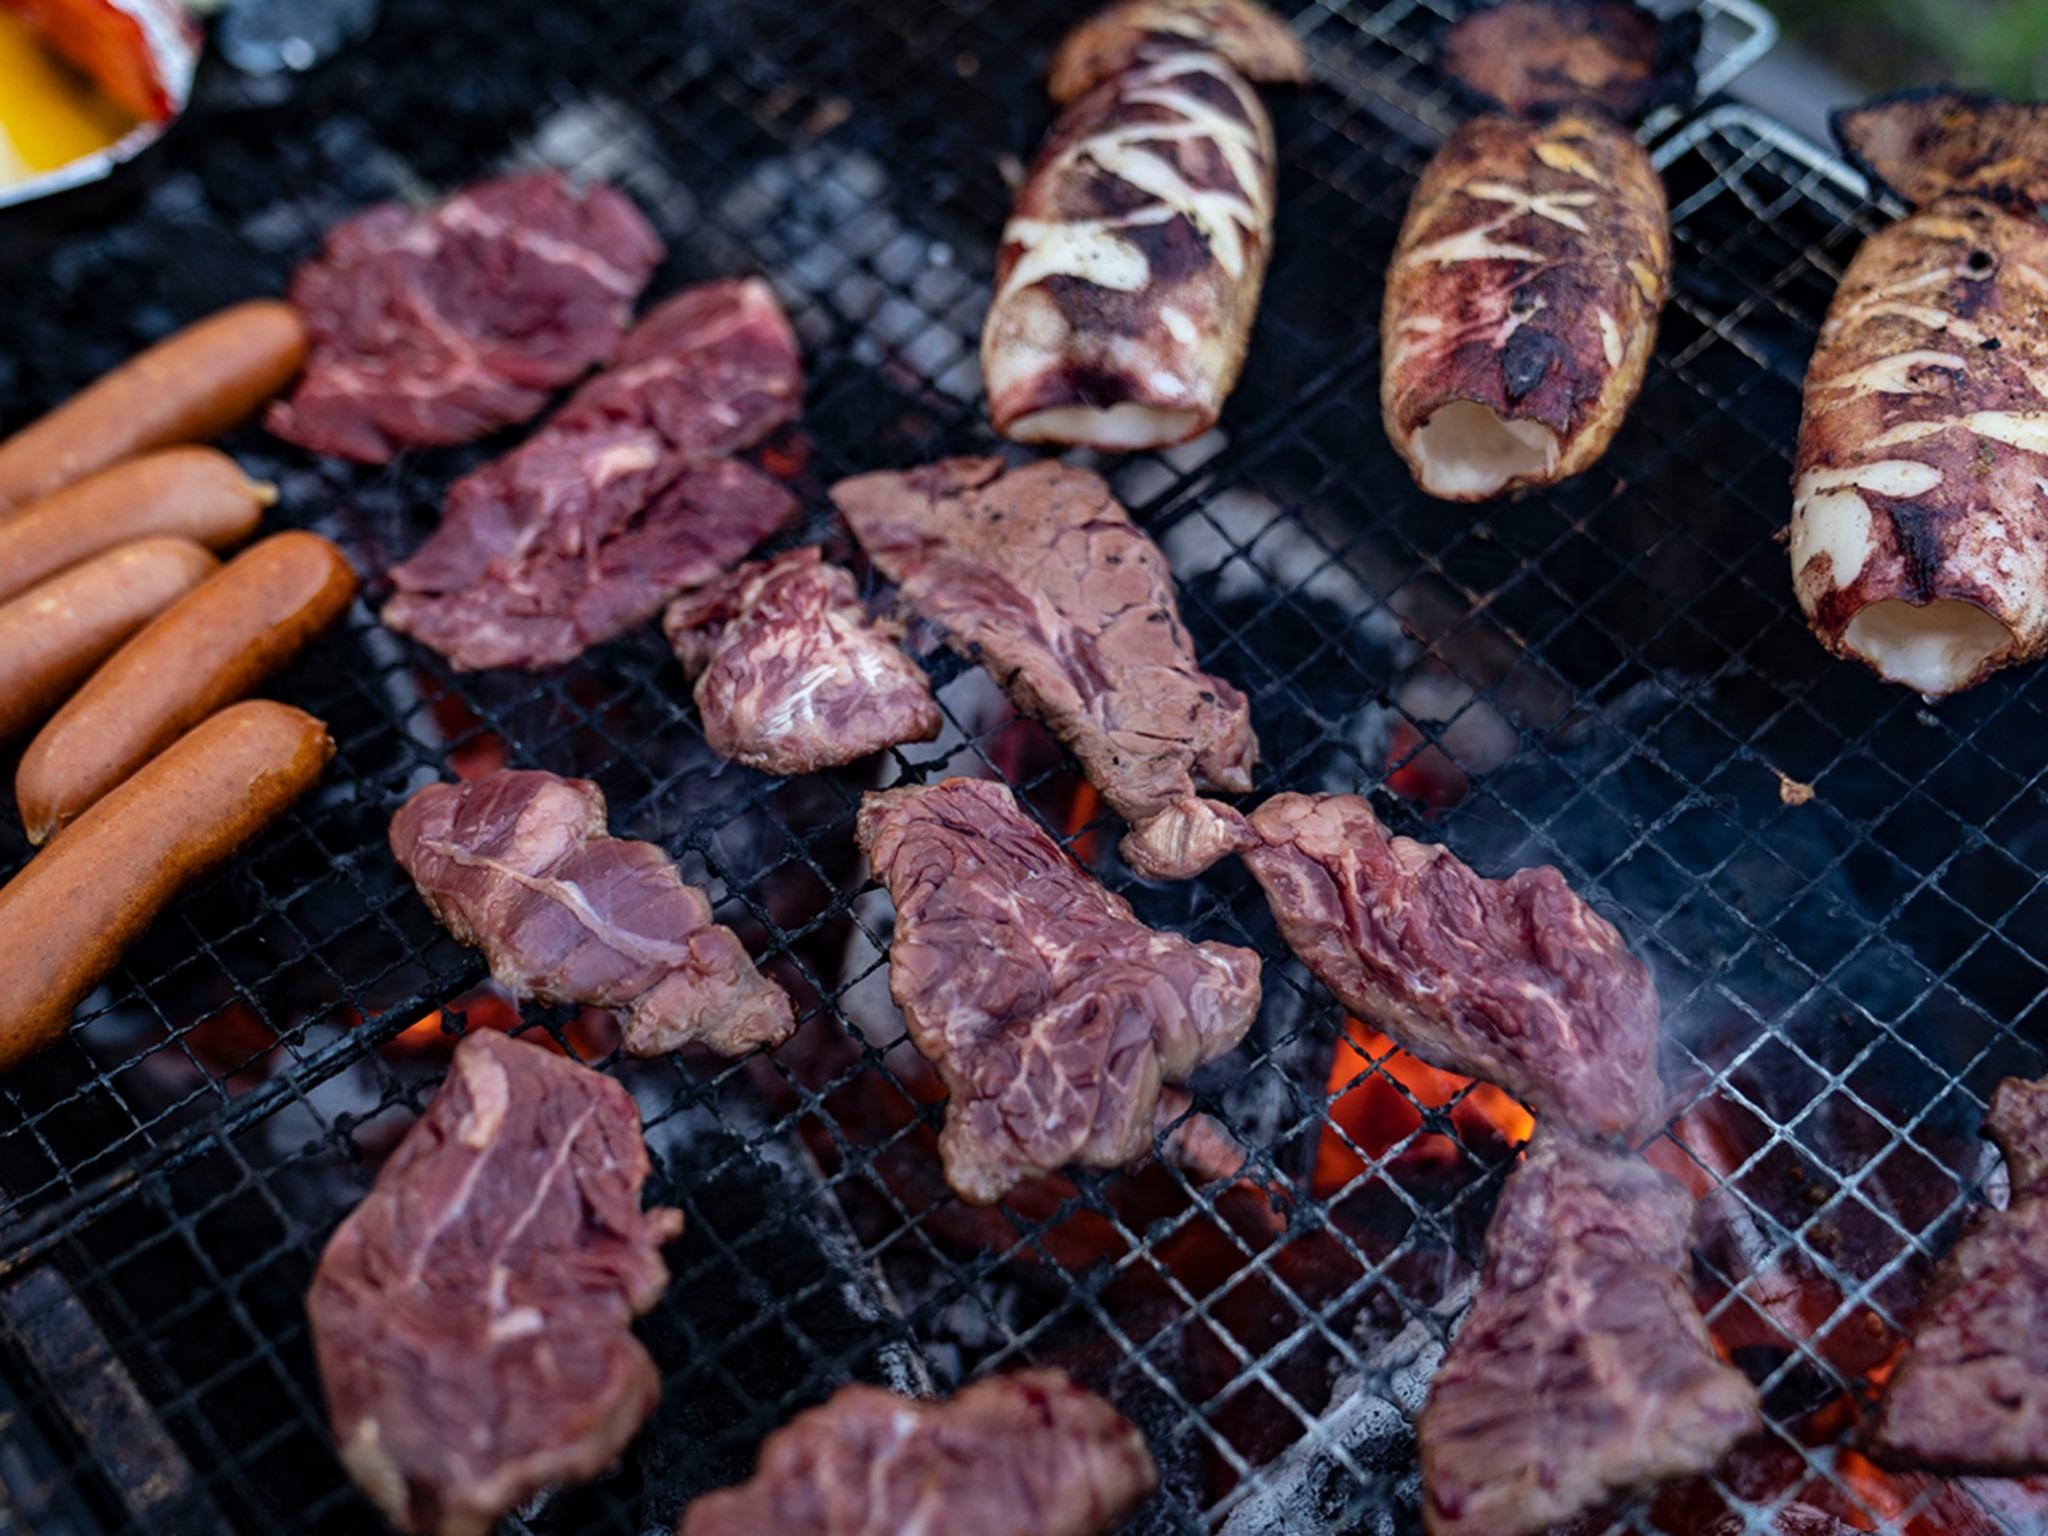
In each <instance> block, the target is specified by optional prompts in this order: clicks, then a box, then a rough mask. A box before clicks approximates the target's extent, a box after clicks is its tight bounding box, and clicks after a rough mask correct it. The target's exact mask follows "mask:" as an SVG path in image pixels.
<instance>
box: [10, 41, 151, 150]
mask: <svg viewBox="0 0 2048 1536" xmlns="http://www.w3.org/2000/svg"><path fill="white" fill-rule="evenodd" d="M134 126H135V119H134V118H133V117H131V116H129V115H128V114H127V113H126V112H124V111H122V110H121V109H120V108H119V107H117V106H115V105H114V104H113V102H111V101H109V100H108V99H107V98H106V97H105V96H103V95H101V94H100V92H99V91H98V90H97V89H95V88H94V87H93V85H92V84H91V82H89V81H88V80H87V79H86V78H85V77H84V76H83V75H81V74H79V73H78V72H77V71H76V70H74V69H72V68H71V67H70V66H69V65H67V64H65V63H63V62H62V61H61V60H59V59H58V58H57V56H56V55H55V54H53V53H51V52H50V51H49V49H48V48H46V47H44V46H43V43H42V40H41V39H40V38H39V37H38V36H37V35H36V33H35V32H34V31H33V30H32V29H31V28H30V27H29V25H28V23H27V22H25V21H23V20H21V18H20V17H18V16H15V15H13V14H11V13H9V12H7V11H4V10H0V186H10V185H13V184H14V183H16V182H21V181H26V180H28V179H29V178H30V177H32V176H40V175H42V174H43V173H44V172H46V171H54V170H57V169H60V168H61V167H63V166H67V165H69V164H71V162H72V161H74V160H78V159H82V158H83V157H85V156H86V155H90V154H94V153H97V152H98V151H100V150H103V149H105V148H107V146H108V145H110V144H112V143H114V141H115V140H117V139H119V138H120V137H121V136H122V135H123V134H125V133H127V132H128V131H129V129H131V128H133V127H134Z"/></svg>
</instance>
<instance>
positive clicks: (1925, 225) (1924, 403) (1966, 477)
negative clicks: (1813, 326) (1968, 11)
mask: <svg viewBox="0 0 2048 1536" xmlns="http://www.w3.org/2000/svg"><path fill="white" fill-rule="evenodd" d="M1835 132H1836V135H1837V136H1838V137H1839V138H1840V139H1841V141H1842V143H1843V145H1844V147H1845V148H1847V149H1848V151H1849V152H1850V154H1851V155H1852V157H1854V158H1855V159H1857V160H1858V161H1860V162H1861V163H1862V164H1863V165H1864V167H1865V168H1866V169H1867V170H1869V171H1870V172H1871V174H1872V175H1873V176H1875V177H1876V178H1877V180H1878V181H1880V182H1881V183H1883V184H1884V185H1886V186H1888V187H1890V188H1892V189H1894V190H1895V191H1896V192H1897V193H1898V194H1899V195H1900V196H1901V197H1902V198H1903V199H1904V200H1905V201H1907V202H1908V203H1910V204H1912V205H1913V212H1912V213H1910V214H1909V215H1908V216H1907V217H1905V218H1903V219H1901V220H1900V221H1899V222H1898V223H1896V224H1893V225H1891V226H1890V227H1888V228H1886V229H1883V230H1880V231H1879V232H1878V233H1877V234H1875V235H1873V236H1872V237H1871V238H1870V239H1868V240H1866V241H1865V242H1864V243H1863V247H1862V249H1861V250H1859V251H1858V252H1857V253H1856V257H1855V259H1854V260H1853V261H1851V262H1850V263H1849V269H1848V271H1846V272H1845V273H1843V274H1842V281H1841V285H1840V287H1839V288H1838V289H1837V290H1836V292H1835V297H1834V302H1833V303H1832V304H1830V305H1829V307H1828V315H1827V320H1826V322H1825V323H1824V324H1823V325H1822V327H1821V332H1820V341H1819V345H1818V346H1817V347H1816V348H1815V349H1814V354H1813V361H1812V363H1811V364H1810V365H1809V366H1808V368H1807V374H1806V398H1805V409H1804V413H1803V415H1802V417H1801V420H1800V426H1799V451H1798V460H1797V470H1796V475H1797V478H1796V479H1795V481H1794V484H1793V502H1792V530H1791V540H1790V545H1791V554H1792V579H1793V586H1794V589H1795V590H1796V592H1797V593H1798V596H1799V604H1800V606H1801V607H1802V608H1803V609H1805V610H1806V616H1807V619H1808V621H1809V622H1810V623H1811V624H1812V626H1813V632H1814V634H1815V635H1817V636H1818V637H1819V639H1820V642H1821V644H1823V645H1825V646H1826V647H1827V648H1828V649H1829V650H1831V651H1833V652H1834V653H1835V654H1836V655H1838V656H1844V657H1853V658H1855V659H1857V660H1859V661H1862V662H1863V663H1865V664H1866V665H1868V666H1869V667H1871V668H1872V669H1873V670H1874V671H1875V672H1877V674H1878V675H1879V676H1880V677H1883V678H1885V679H1887V680H1888V681H1891V682H1895V683H1902V684H1904V685H1905V686H1906V687H1908V688H1912V689H1914V690H1916V691H1917V692H1919V693H1923V694H1928V695H1932V696H1939V695H1942V694H1947V693H1953V692H1955V691H1956V690H1957V689H1960V688H1968V687H1970V686H1972V685H1973V684H1976V683H1979V682H1982V681H1983V680H1984V679H1985V678H1986V677H1988V676H1990V675H1991V673H1993V672H1995V671H1997V670H1998V669H1999V668H2001V667H2006V666H2010V665H2012V664H2014V663H2015V662H2022V661H2031V660H2034V659H2035V658H2037V657H2039V656H2040V655H2041V654H2042V653H2043V652H2044V651H2048V228H2044V227H2043V222H2042V220H2043V216H2044V215H2043V208H2044V205H2048V106H2022V105H2018V104H2014V103H2007V102H1999V101H1996V100H1993V99H1991V98H1987V97H1979V96H1966V95H1962V94H1959V93H1955V92H1935V93H1932V94H1919V95H1913V96H1908V97H1900V98H1895V99H1892V100H1889V101H1882V102H1877V103H1873V104H1871V105H1869V106H1866V107H1862V108H1858V109H1856V110H1854V111H1850V112H1846V113H1842V114H1840V115H1838V117H1837V119H1836V122H1835Z"/></svg>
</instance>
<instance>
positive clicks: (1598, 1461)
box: [1417, 1131, 1761, 1536]
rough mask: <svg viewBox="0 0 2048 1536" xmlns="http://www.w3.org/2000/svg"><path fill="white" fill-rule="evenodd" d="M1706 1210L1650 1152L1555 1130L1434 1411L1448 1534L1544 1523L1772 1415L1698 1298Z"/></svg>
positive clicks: (1508, 1220) (1520, 1198) (1705, 1464)
mask: <svg viewBox="0 0 2048 1536" xmlns="http://www.w3.org/2000/svg"><path fill="white" fill-rule="evenodd" d="M1692 1216H1693V1203H1692V1200H1691V1197H1689V1196H1688V1195H1687V1194H1686V1192H1685V1191H1684V1190H1683V1189H1682V1188H1680V1187H1679V1186H1678V1185H1677V1184H1676V1183H1675V1182H1674V1181H1672V1180H1670V1179H1668V1178H1666V1177H1665V1176H1664V1175H1663V1174H1661V1173H1658V1172H1657V1171H1656V1170H1655V1169H1654V1168H1652V1167H1650V1165H1649V1164H1647V1163H1645V1162H1644V1161H1642V1159H1640V1158H1639V1157H1636V1156H1634V1155H1633V1154H1631V1153H1627V1152H1614V1151H1606V1150H1602V1149H1598V1148H1593V1147H1588V1146H1586V1145H1585V1144H1583V1143H1581V1142H1577V1141H1574V1140H1572V1139H1571V1138H1570V1137H1569V1136H1564V1135H1560V1134H1558V1133H1557V1132H1555V1131H1539V1132H1538V1134H1537V1137H1536V1139H1535V1141H1534V1142H1533V1143H1532V1144H1531V1146H1530V1148H1529V1152H1528V1156H1527V1158H1526V1159H1525V1160H1524V1162H1523V1163H1522V1165H1521V1166H1520V1167H1519V1168H1517V1169H1516V1170H1515V1172H1514V1173H1513V1175H1511V1176H1510V1177H1509V1179H1508V1182H1507V1185H1506V1187H1505V1188H1504V1189H1503V1190H1502V1191H1501V1197H1500V1204H1499V1206H1498V1207H1497V1209H1496V1210H1495V1212H1494V1217H1493V1225H1492V1226H1491V1227H1490V1228H1489V1229H1488V1231H1487V1235H1486V1267H1485V1270H1484V1272H1483V1273H1482V1275H1481V1277H1480V1283H1479V1295H1478V1298H1477V1299H1476V1300H1475V1301H1474V1302H1473V1304H1472V1310H1471V1311H1470V1312H1469V1313H1467V1314H1466V1317H1465V1322H1464V1325H1463V1326H1462V1327H1461V1328H1460V1329H1459V1330H1458V1335H1457V1337H1456V1338H1455V1339H1454V1340H1453V1341H1452V1343H1451V1347H1450V1349H1449V1350H1448V1351H1447V1352H1446V1353H1445V1355H1444V1360H1443V1365H1442V1366H1441V1368H1440V1369H1439V1370H1438V1371H1437V1374H1436V1379H1435V1381H1434V1383H1433V1384H1432V1386H1431V1388H1430V1394H1429V1401H1428V1403H1427V1404H1426V1405H1425V1406H1424V1408H1423V1411H1422V1417H1421V1420H1420V1421H1419V1423H1418V1425H1417V1440H1418V1445H1419V1449H1420V1453H1421V1459H1422V1477H1423V1488H1424V1495H1425V1504H1424V1516H1425V1519H1426V1522H1427V1524H1428V1527H1429V1530H1430V1532H1431V1536H1532V1533H1534V1532H1538V1531H1543V1530H1547V1529H1549V1528H1550V1527H1551V1526H1553V1525H1556V1524H1558V1523H1560V1522H1562V1521H1564V1520H1567V1519H1570V1518H1571V1517H1572V1516H1574V1515H1576V1514H1578V1513H1580V1512H1581V1511H1583V1510H1586V1509H1589V1508H1591V1507H1592V1506H1594V1505H1596V1504H1599V1503H1602V1502H1604V1501H1605V1500H1606V1499H1608V1498H1609V1497H1611V1496H1613V1495H1615V1494H1618V1493H1622V1492H1624V1491H1627V1490H1629V1489H1633V1488H1638V1487H1644V1486H1648V1485H1650V1484H1653V1483H1657V1482H1661V1481H1663V1480H1665V1479H1667V1478H1673V1477H1681V1476H1684V1475H1686V1474H1689V1473H1696V1472H1704V1471H1706V1470H1707V1469H1709V1468H1711V1467H1712V1466H1713V1465H1714V1464H1715V1463H1716V1462H1718V1461H1719V1460H1720V1459H1721V1457H1722V1455H1723V1454H1725V1453H1726V1451H1727V1450H1728V1448H1729V1447H1730V1446H1731V1445H1733V1444H1734V1443H1735V1442H1736V1441H1737V1440H1738V1439H1740V1438H1741V1437H1742V1436H1743V1435H1745V1434H1748V1433H1749V1432H1750V1431H1752V1430H1754V1429H1755V1428H1757V1426H1758V1425H1759V1423H1760V1422H1761V1417H1760V1414H1759V1410H1758V1404H1757V1395H1756V1390H1755V1388H1753V1387H1752V1386H1751V1385H1750V1384H1749V1381H1748V1379H1747V1378H1746V1377H1745V1376H1743V1374H1742V1373H1741V1372H1740V1371H1737V1370H1736V1369H1734V1368H1733V1367H1732V1366H1729V1365H1726V1364H1724V1363H1723V1362H1722V1361H1721V1360H1720V1358H1719V1357H1718V1356H1716V1355H1715V1353H1714V1346H1713V1343H1712V1341H1711V1340H1710V1339H1709V1338H1708V1336H1707V1328H1706V1324H1705V1322H1703V1321H1702V1320H1701V1318H1700V1315H1699V1311H1698V1309H1697V1308H1695V1307H1694V1306H1693V1302H1692V1295H1691V1291H1690V1288H1689V1287H1688V1285H1687V1283H1686V1278H1685V1277H1686V1273H1687V1270H1688V1268H1689V1262H1690V1261H1689V1248H1690V1243H1691V1232H1692Z"/></svg>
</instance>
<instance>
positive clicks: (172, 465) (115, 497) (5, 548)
mask: <svg viewBox="0 0 2048 1536" xmlns="http://www.w3.org/2000/svg"><path fill="white" fill-rule="evenodd" d="M276 501H277V487H276V486H274V485H269V484H266V483H265V482H263V481H260V480H251V479H250V478H249V477H248V476H247V475H245V474H243V473H242V470H241V466H240V465H238V464H236V463H235V461H234V460H233V459H231V458H229V457H228V456H227V455H226V454H224V453H222V452H221V451H220V450H219V449H217V448H167V449H165V450H164V451H163V452H162V453H151V454H145V455H144V456H143V457H142V458H139V459H130V460H129V461H128V462H127V463H125V464H117V465H115V466H114V467H113V468H112V469H107V470H102V471H101V472H100V473H98V474H96V475H92V476H89V477H88V478H86V479H84V480H81V481H79V482H78V484H76V485H73V486H69V487H67V488H66V489H64V490H61V491H59V492H58V493H57V494H56V495H54V496H50V497H46V498H45V499H44V500H42V501H39V502H37V503H35V505H33V506H30V507H24V508H22V510H21V511H20V512H18V513H16V514H15V515H14V517H13V518H11V519H9V520H7V521H4V522H0V598H9V597H13V596H14V595H15V594H17V593H20V592H26V591H27V590H28V589H29V588H30V587H32V586H34V585H35V584H36V583H37V582H39V581H45V580H47V579H48V578H50V577H52V576H54V575H56V574H57V573H58V572H59V571H61V570H63V569H65V568H66V567H67V566H72V565H76V564H77V563H78V562H79V561H81V560H86V559H90V558H91V557H92V556H94V555H97V554H99V553H101V552H102V551H103V550H108V549H112V548H113V547H114V546H115V545H116V544H125V543H127V542H128V541H129V540H130V539H142V538H148V537H150V536H151V535H153V534H178V535H180V536H182V537H184V538H188V539H194V540H196V541H198V542H199V543H201V544H204V545H205V546H206V547H207V548H208V549H216V550H217V549H227V548H230V547H231V546H233V545H236V544H239V543H241V542H242V540H244V539H246V538H248V537H249V535H250V534H252V533H254V532H255V531H256V525H257V523H258V522H260V521H261V520H262V517H263V512H264V509H265V508H266V507H269V506H271V505H273V504H274V503H275V502H276Z"/></svg>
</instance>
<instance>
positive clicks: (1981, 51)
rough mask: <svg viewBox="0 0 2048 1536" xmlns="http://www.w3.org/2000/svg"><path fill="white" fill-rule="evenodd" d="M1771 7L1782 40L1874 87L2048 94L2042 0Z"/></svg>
mask: <svg viewBox="0 0 2048 1536" xmlns="http://www.w3.org/2000/svg"><path fill="white" fill-rule="evenodd" d="M1766 3H1767V4H1768V3H1770V0H1766ZM1772 9H1773V10H1775V11H1776V13H1777V16H1778V19H1779V20H1780V21H1781V22H1783V23H1784V25H1785V31H1786V33H1787V35H1788V36H1790V37H1791V38H1793V39H1795V40H1797V41H1798V42H1800V43H1803V44H1804V45H1805V46H1806V47H1808V48H1809V49H1811V50H1812V51H1813V52H1814V53H1816V54H1819V55H1820V56H1821V57H1822V58H1825V59H1827V60H1829V61H1830V62H1831V63H1833V64H1835V65H1837V66H1838V67H1839V68H1841V69H1843V70H1846V71H1847V72H1848V73H1850V74H1851V75H1854V76H1855V77H1856V78H1857V79H1858V80H1860V81H1861V82H1863V83H1864V84H1865V85H1868V86H1869V87H1870V88H1871V89H1873V90H1887V89H1896V88H1899V87H1903V86H1909V85H1924V84H1930V83H1932V82H1934V81H1936V80H1954V81H1957V82H1959V83H1962V84H1965V85H1974V86H1982V87H1985V88H1988V89H1990V90H1995V91H2000V92H2003V93H2004V94H2006V95H2009V96H2031V97H2048V0H1777V3H1776V4H1774V5H1772Z"/></svg>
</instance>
